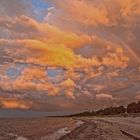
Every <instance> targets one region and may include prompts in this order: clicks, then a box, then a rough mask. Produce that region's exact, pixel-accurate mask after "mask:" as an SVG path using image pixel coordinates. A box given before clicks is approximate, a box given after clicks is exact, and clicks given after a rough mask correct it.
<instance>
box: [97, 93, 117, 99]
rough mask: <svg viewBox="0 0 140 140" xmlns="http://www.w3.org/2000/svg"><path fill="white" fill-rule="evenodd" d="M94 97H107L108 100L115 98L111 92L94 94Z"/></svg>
mask: <svg viewBox="0 0 140 140" xmlns="http://www.w3.org/2000/svg"><path fill="white" fill-rule="evenodd" d="M96 98H97V99H103V100H104V99H109V100H113V99H115V98H114V97H113V96H112V95H111V94H105V93H101V94H96Z"/></svg>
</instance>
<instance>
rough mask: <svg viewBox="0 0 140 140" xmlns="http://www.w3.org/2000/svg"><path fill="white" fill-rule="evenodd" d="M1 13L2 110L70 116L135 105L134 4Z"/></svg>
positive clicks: (17, 5) (107, 1) (79, 0)
mask: <svg viewBox="0 0 140 140" xmlns="http://www.w3.org/2000/svg"><path fill="white" fill-rule="evenodd" d="M43 4H44V6H43ZM44 7H45V8H44ZM0 13H1V14H0V30H1V33H0V107H1V108H9V109H32V110H42V111H58V110H73V111H74V110H86V109H97V108H102V107H104V106H108V105H122V104H127V103H128V102H130V101H134V100H138V99H139V94H138V93H139V91H140V86H139V85H140V77H139V76H138V75H139V74H140V71H139V67H140V66H139V65H140V58H139V54H140V49H139V35H140V27H139V24H140V1H139V0H135V1H133V0H124V1H121V0H114V1H111V0H101V2H98V1H97V0H93V1H90V0H71V1H69V0H62V1H61V2H59V1H57V0H53V1H49V0H45V1H44V2H42V6H40V5H36V4H35V3H31V2H29V1H26V0H22V1H17V0H13V1H12V2H11V1H10V0H5V1H1V2H0ZM126 95H127V96H126Z"/></svg>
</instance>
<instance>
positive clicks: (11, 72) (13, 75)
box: [6, 64, 26, 80]
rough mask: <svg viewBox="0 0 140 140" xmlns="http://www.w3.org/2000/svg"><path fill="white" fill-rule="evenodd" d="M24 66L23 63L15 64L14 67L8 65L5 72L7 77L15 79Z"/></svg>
mask: <svg viewBox="0 0 140 140" xmlns="http://www.w3.org/2000/svg"><path fill="white" fill-rule="evenodd" d="M25 67H26V65H25V64H16V65H15V66H14V67H10V68H9V69H8V70H7V72H6V74H7V76H8V77H9V78H11V79H13V80H15V79H16V78H17V77H18V76H20V75H21V72H22V71H23V69H24V68H25Z"/></svg>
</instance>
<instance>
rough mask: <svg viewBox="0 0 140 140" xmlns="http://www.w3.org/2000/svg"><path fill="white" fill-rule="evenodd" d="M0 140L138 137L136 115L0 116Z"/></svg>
mask: <svg viewBox="0 0 140 140" xmlns="http://www.w3.org/2000/svg"><path fill="white" fill-rule="evenodd" d="M0 140H140V117H136V118H131V117H126V118H124V117H103V118H101V117H86V118H85V117H84V118H38V119H0Z"/></svg>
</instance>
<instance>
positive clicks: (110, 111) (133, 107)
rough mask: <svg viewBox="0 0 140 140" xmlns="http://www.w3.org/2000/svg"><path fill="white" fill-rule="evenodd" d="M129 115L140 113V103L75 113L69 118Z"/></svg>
mask: <svg viewBox="0 0 140 140" xmlns="http://www.w3.org/2000/svg"><path fill="white" fill-rule="evenodd" d="M127 113H140V101H139V102H137V103H136V102H133V103H130V104H128V105H127V107H126V108H125V107H124V106H118V107H107V108H105V109H100V110H97V111H84V112H81V113H75V114H72V115H68V116H67V117H76V116H104V115H118V114H127Z"/></svg>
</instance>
